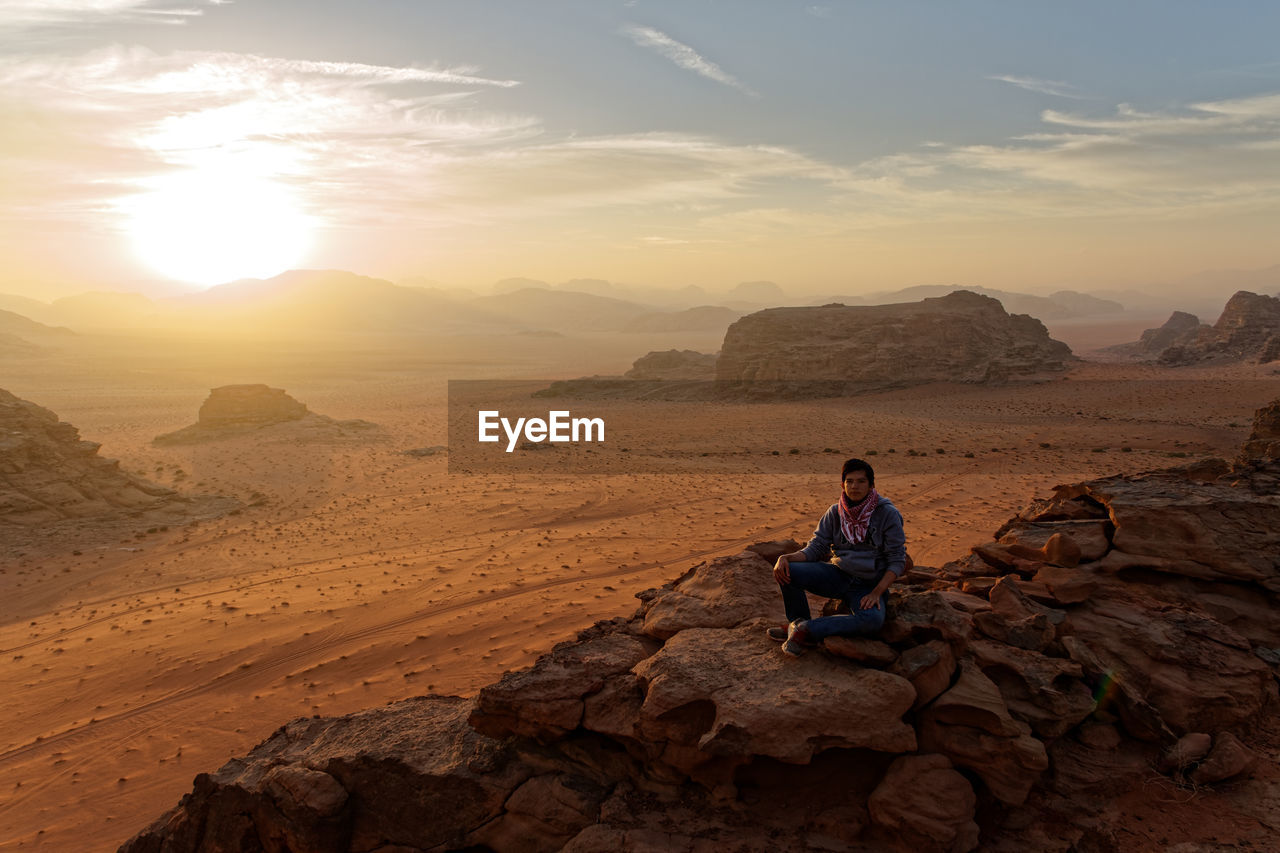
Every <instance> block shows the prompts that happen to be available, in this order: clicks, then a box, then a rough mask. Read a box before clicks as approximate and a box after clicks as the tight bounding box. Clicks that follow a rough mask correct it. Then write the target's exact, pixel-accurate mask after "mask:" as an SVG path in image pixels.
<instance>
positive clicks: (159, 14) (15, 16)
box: [0, 0, 230, 29]
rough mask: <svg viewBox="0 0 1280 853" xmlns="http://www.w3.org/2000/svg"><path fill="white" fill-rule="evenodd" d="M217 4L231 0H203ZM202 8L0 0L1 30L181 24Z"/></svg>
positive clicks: (104, 0)
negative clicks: (113, 23)
mask: <svg viewBox="0 0 1280 853" xmlns="http://www.w3.org/2000/svg"><path fill="white" fill-rule="evenodd" d="M205 2H206V3H207V5H212V6H219V5H224V4H225V3H228V2H230V0H205ZM203 14H204V10H203V9H201V8H200V7H199V6H195V5H190V4H188V5H181V6H167V7H165V6H158V7H155V6H152V0H0V29H26V28H30V27H42V26H68V25H77V24H95V23H101V22H103V21H108V20H121V19H124V20H128V19H132V20H151V21H153V22H156V23H163V24H183V23H186V22H187V21H188V20H189V19H191V18H195V17H199V16H200V15H203Z"/></svg>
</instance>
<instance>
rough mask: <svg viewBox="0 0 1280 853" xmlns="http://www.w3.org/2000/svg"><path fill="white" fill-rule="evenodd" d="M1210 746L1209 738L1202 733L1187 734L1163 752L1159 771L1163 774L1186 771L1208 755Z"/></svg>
mask: <svg viewBox="0 0 1280 853" xmlns="http://www.w3.org/2000/svg"><path fill="white" fill-rule="evenodd" d="M1211 746H1213V738H1212V737H1211V736H1209V735H1207V734H1205V733H1204V732H1189V733H1188V734H1185V735H1183V736H1182V737H1180V738H1178V742H1177V743H1175V744H1174V745H1173V746H1171V747H1169V748H1168V749H1167V750H1165V753H1164V755H1163V756H1161V757H1160V770H1161V771H1162V772H1164V773H1172V772H1174V771H1179V772H1181V771H1184V770H1187V769H1189V768H1190V767H1191V766H1192V765H1194V764H1198V763H1199V762H1200V760H1201V759H1203V758H1204V757H1205V756H1206V755H1208V754H1209V747H1211Z"/></svg>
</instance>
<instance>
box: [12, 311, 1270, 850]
mask: <svg viewBox="0 0 1280 853" xmlns="http://www.w3.org/2000/svg"><path fill="white" fill-rule="evenodd" d="M1077 334H1078V335H1079V338H1080V340H1081V341H1084V340H1089V341H1090V342H1091V343H1092V342H1099V343H1100V344H1101V343H1106V342H1119V341H1120V340H1128V339H1129V338H1128V337H1125V336H1120V337H1118V338H1117V339H1115V340H1113V341H1107V340H1105V339H1106V338H1107V336H1106V335H1105V334H1101V333H1098V334H1090V333H1089V332H1088V330H1079V331H1078V332H1077ZM658 337H659V336H654V339H653V340H649V339H645V340H643V341H641V340H638V339H627V340H625V341H619V340H617V339H616V337H615V338H609V337H606V336H600V337H599V338H598V339H596V338H591V337H590V336H583V337H582V338H581V339H577V338H575V339H546V340H542V339H523V340H519V341H496V342H495V341H475V342H466V341H456V340H455V341H449V340H443V339H442V340H436V341H425V342H415V343H412V344H410V343H407V342H400V343H395V342H384V343H380V344H379V345H377V346H369V345H363V346H358V347H357V346H354V345H351V344H350V343H349V342H329V343H326V344H325V345H324V346H319V345H315V344H301V343H280V344H278V345H275V346H273V347H270V348H264V347H261V346H247V345H246V346H242V347H239V348H237V349H235V350H234V351H229V350H228V349H227V348H226V347H224V346H222V345H221V344H216V343H212V342H211V343H207V344H202V343H199V342H190V341H188V342H182V343H179V342H175V341H166V340H162V339H155V340H151V341H146V342H139V341H132V340H123V339H121V340H107V339H101V340H94V341H92V342H90V343H88V344H86V345H85V347H84V348H82V349H77V350H68V351H66V352H63V353H61V354H59V355H57V356H54V357H44V358H30V359H11V360H9V361H7V362H6V363H5V365H4V371H3V381H0V387H5V388H6V389H7V390H10V391H12V392H13V393H15V394H17V395H18V396H20V397H23V398H25V399H28V400H31V401H33V402H36V403H38V404H40V405H42V406H46V407H48V408H50V409H52V410H53V411H55V412H57V413H58V415H59V416H60V417H61V418H62V419H63V420H64V421H68V422H70V423H72V424H75V425H76V426H77V427H79V429H80V431H81V435H82V437H84V438H86V439H89V440H92V441H97V442H101V443H102V451H101V452H102V455H104V456H107V457H112V458H117V459H120V460H121V463H122V466H123V468H124V469H126V470H127V471H129V472H131V473H134V474H136V475H138V476H142V477H145V478H147V479H149V480H151V481H153V482H156V483H160V484H163V485H167V486H171V487H173V488H176V489H178V490H180V491H182V492H184V493H192V494H195V493H212V494H223V495H231V496H234V497H237V498H239V499H240V500H241V501H242V502H243V504H244V506H243V508H242V509H240V510H238V511H236V512H235V513H233V514H230V515H226V516H224V517H222V518H219V519H216V520H213V521H205V522H200V523H194V524H188V525H175V526H170V527H169V528H168V529H159V528H152V529H143V530H138V529H135V528H134V527H132V526H130V524H129V521H128V519H116V520H114V521H110V522H85V523H84V524H83V525H80V526H78V527H77V529H75V530H72V531H66V530H61V529H60V532H59V533H58V535H57V536H56V537H49V536H45V537H41V536H40V535H38V534H29V533H24V534H23V535H21V536H18V535H14V536H13V537H12V538H10V540H9V541H5V542H3V543H0V597H2V598H3V601H4V610H3V617H4V618H3V620H2V622H3V624H0V650H3V656H2V657H0V685H2V686H3V690H4V693H5V695H6V696H7V697H9V701H7V702H6V703H5V706H4V710H3V712H2V713H3V718H2V719H0V779H3V783H2V784H3V790H0V849H5V850H8V849H18V848H22V849H36V848H39V849H49V850H78V851H79V850H84V851H96V850H112V849H114V848H115V847H116V846H117V845H118V844H120V843H121V842H122V841H124V840H125V839H127V838H128V837H130V836H131V835H133V834H134V833H136V832H137V831H138V830H139V829H141V828H142V827H143V826H144V825H146V824H147V823H148V822H149V821H150V820H152V819H153V818H155V817H156V816H157V815H158V814H159V813H161V812H162V811H164V810H165V809H167V808H169V807H170V806H172V805H173V804H174V803H176V802H177V800H178V799H179V798H180V797H181V796H182V794H184V793H185V792H187V791H188V790H189V789H190V787H191V780H192V778H193V777H194V776H195V775H196V774H197V773H200V772H204V771H211V770H213V769H215V768H216V767H218V766H219V765H221V764H222V763H223V762H224V761H225V760H226V759H227V758H229V757H230V756H232V755H236V754H241V753H243V752H245V751H247V750H248V749H249V748H250V747H252V746H253V745H254V744H255V743H257V742H259V741H261V740H262V739H263V738H265V737H266V736H267V735H268V734H270V733H271V732H272V731H273V730H274V729H276V728H277V727H279V726H280V725H282V724H283V723H285V722H286V721H288V720H289V719H292V718H295V717H298V716H302V715H313V714H319V715H333V714H344V713H348V712H351V711H355V710H358V709H360V708H364V707H369V706H373V705H379V704H383V703H386V702H389V701H393V700H397V699H401V698H405V697H409V696H415V695H422V694H428V693H441V694H461V695H468V694H470V693H473V692H474V691H476V690H477V689H478V688H479V687H480V686H482V685H483V684H486V683H488V682H490V681H492V680H494V679H495V678H496V677H497V676H498V675H500V674H501V673H502V672H503V671H504V670H509V669H514V668H519V667H522V666H525V665H527V664H529V663H531V662H532V661H533V660H534V659H535V658H536V657H537V656H538V655H539V654H541V653H543V652H545V651H547V650H548V649H550V648H551V646H552V645H554V644H555V643H556V642H558V641H560V640H563V639H566V638H568V637H570V636H571V635H572V634H573V633H574V632H575V631H576V630H578V629H580V628H582V627H585V626H587V625H589V624H591V623H592V622H594V621H595V620H598V619H603V618H609V617H613V616H617V615H624V614H629V613H630V612H631V611H632V610H633V609H634V606H635V601H634V595H635V594H636V593H637V592H639V591H641V590H643V589H646V588H649V587H652V586H656V585H660V584H661V583H663V582H665V581H666V580H669V579H671V578H673V577H675V576H677V575H679V574H680V573H681V572H682V571H684V570H685V569H686V568H688V567H689V566H691V565H693V564H695V563H697V562H698V561H700V560H704V559H707V558H710V557H713V556H718V555H723V554H732V553H735V552H737V551H739V550H741V549H742V547H743V546H744V545H746V544H750V543H752V542H755V541H760V540H768V539H775V538H781V537H786V536H792V537H795V538H797V539H800V540H801V541H803V540H804V539H805V538H806V537H807V535H808V533H809V531H810V530H811V529H812V526H813V523H814V521H815V520H816V518H817V517H818V515H819V514H820V513H821V512H822V511H823V510H824V509H825V508H826V507H827V506H828V505H829V504H830V503H831V501H832V500H833V498H834V496H835V492H836V481H837V479H838V477H837V472H838V467H839V463H840V462H841V461H842V460H843V458H845V457H847V456H855V455H856V456H862V457H863V458H866V459H868V460H869V461H871V462H872V463H873V464H874V465H875V466H876V469H877V487H878V488H879V490H880V491H881V492H882V493H883V494H885V495H887V496H889V497H890V498H892V499H893V500H894V502H895V503H896V504H897V506H898V507H899V508H900V509H901V510H902V513H903V515H904V518H905V522H906V527H907V533H908V546H909V550H910V552H911V554H912V556H913V557H914V559H915V561H916V562H917V563H919V564H923V565H935V566H936V565H941V564H942V563H944V562H946V561H947V560H949V559H953V558H956V557H959V556H961V555H963V554H964V553H965V552H966V551H967V549H968V547H969V545H971V544H973V543H976V542H980V541H985V540H986V539H988V538H989V535H990V533H991V532H992V531H993V530H994V529H995V528H996V527H997V526H999V525H1000V524H1001V523H1002V522H1003V521H1005V520H1006V519H1007V518H1008V517H1009V516H1011V515H1012V514H1013V513H1014V512H1015V511H1016V510H1017V509H1019V508H1020V507H1021V506H1022V505H1024V504H1025V503H1026V502H1027V501H1028V500H1030V499H1031V498H1033V497H1035V496H1037V495H1042V494H1044V493H1045V492H1046V491H1047V490H1048V489H1049V488H1051V487H1052V486H1054V485H1055V484H1058V483H1063V482H1073V481H1078V480H1082V479H1087V478H1089V477H1092V476H1101V475H1106V474H1112V473H1123V472H1137V471H1142V470H1149V469H1153V468H1159V467H1163V466H1166V465H1168V464H1170V463H1171V462H1173V461H1176V460H1177V459H1186V458H1200V457H1205V456H1228V457H1229V456H1231V455H1233V454H1234V453H1235V451H1236V448H1238V446H1239V445H1240V443H1241V442H1242V441H1243V440H1244V438H1245V437H1246V435H1247V434H1248V426H1249V423H1250V420H1251V417H1252V413H1253V411H1254V410H1255V409H1257V408H1258V407H1260V406H1262V405H1264V404H1266V403H1267V402H1269V401H1271V400H1273V399H1275V398H1276V397H1277V396H1278V395H1280V394H1278V392H1280V379H1277V377H1276V375H1275V373H1274V371H1273V368H1272V367H1270V366H1265V365H1264V366H1258V365H1240V366H1235V367H1221V368H1213V369H1186V368H1184V369H1178V370H1172V369H1159V368H1153V367H1146V366H1132V365H1115V364H1102V363H1084V364H1081V365H1079V366H1077V367H1075V368H1073V369H1072V370H1071V371H1070V372H1069V373H1068V374H1067V375H1066V376H1065V377H1064V378H1063V379H1061V380H1058V381H1053V382H1048V383H1044V384H1038V385H1010V386H1003V387H979V386H953V385H934V386H926V387H921V388H914V389H909V390H902V391H893V392H887V393H881V394H875V395H868V396H864V397H859V398H856V399H833V400H818V401H809V402H787V403H770V404H763V403H756V404H696V403H647V404H635V406H634V407H633V409H632V411H633V414H634V416H635V417H637V418H639V417H644V418H646V419H648V421H649V422H650V423H653V424H656V425H657V426H655V427H653V430H654V432H653V433H652V434H653V435H654V436H655V439H654V441H653V442H652V444H651V446H650V447H648V448H638V449H637V451H638V452H647V453H653V454H657V455H661V454H662V453H663V452H664V448H668V447H675V446H678V445H680V444H681V443H682V442H683V443H688V442H691V441H695V440H697V441H699V442H701V443H702V444H701V445H700V446H708V445H715V446H722V447H723V448H724V449H725V450H726V453H725V455H724V459H723V460H722V461H721V462H720V463H719V464H722V466H723V467H722V470H719V471H717V472H715V473H708V472H705V471H692V472H684V473H682V472H679V471H676V472H672V473H652V474H650V473H627V472H623V473H600V474H589V473H587V474H584V473H581V472H577V473H570V474H564V473H557V472H556V471H555V470H554V466H553V465H551V464H548V470H547V471H546V472H545V473H540V474H523V473H522V474H518V475H516V474H504V473H502V472H495V473H492V474H482V475H459V474H452V475H451V474H449V473H448V471H447V469H448V461H447V457H446V456H444V455H434V456H427V457H422V458H418V457H414V456H410V455H406V454H405V453H404V451H406V450H410V449H413V448H420V447H428V446H432V445H439V444H444V443H445V437H446V417H447V413H446V406H445V402H446V400H445V387H446V381H447V380H448V379H457V378H484V377H506V378H528V377H538V378H547V379H556V378H569V377H574V376H579V375H582V374H583V373H584V372H597V373H621V372H623V371H624V370H625V369H626V368H627V367H628V366H629V365H630V362H631V361H632V360H633V359H634V358H636V357H637V356H638V355H641V354H643V353H644V352H645V351H647V350H649V349H665V348H668V347H670V346H681V347H689V348H694V349H700V350H702V351H707V352H710V351H714V349H715V347H716V345H717V342H716V341H715V340H707V341H701V340H696V339H691V338H696V336H683V337H681V338H680V339H679V340H678V342H677V341H676V340H675V339H674V338H672V339H670V341H669V342H668V341H664V340H657V338H658ZM473 344H474V345H473ZM235 382H265V383H267V384H269V385H271V386H273V387H280V388H285V389H287V390H288V392H289V393H290V394H292V395H293V396H295V397H296V398H297V399H299V400H301V401H303V402H305V403H306V404H307V405H308V406H309V407H310V408H311V409H312V410H313V411H316V412H320V413H323V414H325V415H329V416H332V417H335V418H360V419H363V420H367V421H372V422H374V423H376V424H378V425H379V426H380V427H381V429H380V430H378V431H377V433H376V434H374V435H370V436H367V437H362V438H360V439H359V440H350V441H328V442H316V443H299V442H298V441H296V438H297V437H296V436H294V435H291V434H290V433H289V432H288V430H287V429H284V430H279V431H273V430H266V431H263V432H261V433H258V434H251V435H245V436H237V437H233V438H228V439H225V440H221V441H216V442H211V443H207V444H201V445H195V446H181V447H156V446H153V445H152V444H151V439H152V438H153V437H155V436H156V435H159V434H161V433H165V432H169V431H172V430H175V429H178V428H180V427H183V426H185V425H187V424H189V423H191V421H192V420H193V419H194V413H195V411H196V409H197V408H198V407H199V405H200V403H201V401H202V400H203V399H204V398H205V396H206V395H207V393H208V390H209V389H210V388H211V387H214V386H217V385H223V384H228V383H235ZM769 448H774V449H778V450H781V452H782V453H784V454H787V455H788V456H789V457H791V458H790V459H789V460H788V462H789V464H790V468H789V469H788V470H792V471H794V470H806V472H805V473H785V474H783V473H775V474H768V473H765V474H761V473H754V472H755V471H756V470H758V469H759V466H758V465H757V464H756V463H757V462H758V458H757V454H766V453H768V452H769V450H768V449H769ZM793 448H794V449H795V450H796V451H798V452H797V453H794V454H792V453H791V452H790V451H791V450H792V449H793ZM827 449H831V450H833V451H835V452H834V453H833V452H824V451H825V450H827ZM730 451H731V452H730ZM795 457H799V459H798V460H797V459H796V458H795ZM798 462H799V463H801V464H799V465H797V463H798ZM769 582H770V581H769V579H768V578H766V577H762V578H761V583H762V584H765V583H769ZM1189 831H1190V830H1189ZM1207 831H1208V830H1207V829H1206V832H1207Z"/></svg>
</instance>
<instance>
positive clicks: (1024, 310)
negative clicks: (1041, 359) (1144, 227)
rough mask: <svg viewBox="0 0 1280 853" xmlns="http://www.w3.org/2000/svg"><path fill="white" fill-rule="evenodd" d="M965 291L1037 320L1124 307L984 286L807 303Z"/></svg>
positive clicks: (886, 300) (1070, 294)
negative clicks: (986, 297) (996, 300)
mask: <svg viewBox="0 0 1280 853" xmlns="http://www.w3.org/2000/svg"><path fill="white" fill-rule="evenodd" d="M960 290H967V291H969V292H970V293H977V294H979V295H981V296H990V297H991V298H993V299H998V300H999V301H1000V303H1001V304H1002V305H1004V308H1005V310H1006V311H1008V312H1009V313H1010V314H1030V315H1031V316H1032V317H1035V318H1036V319H1037V320H1062V319H1066V318H1068V317H1084V316H1093V315H1102V314H1112V313H1116V312H1120V311H1123V310H1124V308H1125V306H1124V305H1122V304H1120V303H1119V302H1116V301H1114V300H1111V299H1100V298H1099V297H1096V296H1091V295H1089V294H1087V293H1080V292H1078V291H1075V290H1059V291H1057V292H1056V293H1052V294H1050V295H1049V296H1033V295H1031V294H1029V293H1014V292H1011V291H1007V290H993V289H991V288H987V287H964V286H961V285H958V284H921V285H916V286H915V287H906V288H903V289H902V290H893V291H881V292H877V293H871V294H868V295H866V296H855V297H840V296H832V297H830V298H827V299H824V300H821V301H810V302H809V304H810V305H819V304H823V303H824V302H831V301H837V302H838V301H843V300H852V301H848V302H846V303H845V304H850V305H884V304H893V303H898V302H915V301H918V300H920V299H925V298H928V297H934V296H945V295H947V294H948V293H955V292H956V291H960Z"/></svg>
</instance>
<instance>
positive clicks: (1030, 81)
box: [987, 74, 1087, 101]
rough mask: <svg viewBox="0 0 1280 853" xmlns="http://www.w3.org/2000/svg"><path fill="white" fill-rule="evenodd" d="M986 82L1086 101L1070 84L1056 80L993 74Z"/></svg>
mask: <svg viewBox="0 0 1280 853" xmlns="http://www.w3.org/2000/svg"><path fill="white" fill-rule="evenodd" d="M987 79H988V80H997V81H999V82H1001V83H1008V84H1010V85H1012V86H1017V87H1018V88H1019V89H1025V90H1026V91H1028V92H1037V93H1039V94H1041V95H1053V96H1054V97H1057V98H1071V99H1072V100H1076V101H1083V100H1087V98H1086V97H1085V96H1084V95H1081V94H1079V93H1078V92H1076V90H1075V87H1074V86H1072V85H1071V84H1070V83H1063V82H1060V81H1058V80H1041V79H1039V78H1037V77H1017V76H1014V75H1012V74H995V75H992V76H990V77H988V78H987Z"/></svg>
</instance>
